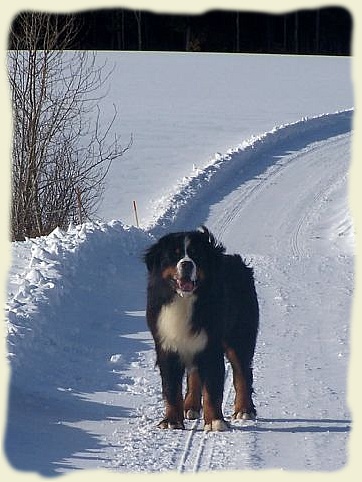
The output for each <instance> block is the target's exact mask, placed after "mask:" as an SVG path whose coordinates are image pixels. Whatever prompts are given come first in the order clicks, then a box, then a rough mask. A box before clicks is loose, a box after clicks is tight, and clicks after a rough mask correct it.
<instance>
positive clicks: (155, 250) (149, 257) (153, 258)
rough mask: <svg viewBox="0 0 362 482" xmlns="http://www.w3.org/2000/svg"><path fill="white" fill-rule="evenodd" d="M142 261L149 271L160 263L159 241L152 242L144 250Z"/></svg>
mask: <svg viewBox="0 0 362 482" xmlns="http://www.w3.org/2000/svg"><path fill="white" fill-rule="evenodd" d="M143 261H144V262H145V263H146V266H147V270H148V271H149V272H151V271H152V270H153V269H155V268H156V267H157V266H159V264H160V246H159V243H156V244H153V245H152V246H151V247H150V248H148V250H147V251H146V252H145V255H144V257H143Z"/></svg>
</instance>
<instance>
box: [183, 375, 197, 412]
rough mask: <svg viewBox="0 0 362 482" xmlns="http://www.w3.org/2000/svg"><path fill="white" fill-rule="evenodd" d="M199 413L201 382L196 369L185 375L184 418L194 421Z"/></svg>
mask: <svg viewBox="0 0 362 482" xmlns="http://www.w3.org/2000/svg"><path fill="white" fill-rule="evenodd" d="M200 411H201V380H200V376H199V372H198V371H197V369H196V368H193V369H191V371H190V372H189V373H188V374H187V391H186V396H185V402H184V412H185V417H186V418H189V419H195V418H198V417H199V416H200Z"/></svg>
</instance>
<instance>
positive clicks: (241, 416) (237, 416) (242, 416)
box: [232, 411, 256, 422]
mask: <svg viewBox="0 0 362 482" xmlns="http://www.w3.org/2000/svg"><path fill="white" fill-rule="evenodd" d="M232 418H233V420H250V421H252V422H254V421H255V420H256V414H255V413H254V412H243V411H241V412H237V413H234V414H233V416H232Z"/></svg>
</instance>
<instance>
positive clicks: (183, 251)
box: [144, 226, 224, 296]
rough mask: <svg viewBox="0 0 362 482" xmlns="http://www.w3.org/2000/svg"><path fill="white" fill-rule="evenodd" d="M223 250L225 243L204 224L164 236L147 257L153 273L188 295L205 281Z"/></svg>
mask: <svg viewBox="0 0 362 482" xmlns="http://www.w3.org/2000/svg"><path fill="white" fill-rule="evenodd" d="M223 252H224V247H223V246H222V245H221V244H220V243H217V242H216V240H215V238H214V236H213V235H212V234H211V233H210V232H209V231H208V229H207V228H205V227H204V226H203V227H202V228H200V229H199V230H197V231H188V232H179V233H171V234H167V235H166V236H163V237H162V238H161V239H160V240H159V241H158V242H157V243H155V244H154V245H153V246H151V247H150V248H149V249H148V251H147V252H146V254H145V257H144V260H145V263H146V266H147V269H148V271H149V273H152V274H153V275H156V276H158V277H161V278H162V279H163V280H164V281H165V282H166V283H167V284H168V285H169V287H170V289H172V290H173V291H175V292H176V293H178V294H179V295H180V296H188V295H191V294H192V293H194V292H195V290H197V288H198V287H199V286H200V285H201V284H202V283H203V282H205V280H206V279H207V276H208V272H209V269H210V266H211V265H212V264H213V262H214V260H215V259H216V258H218V257H219V255H220V254H221V253H223Z"/></svg>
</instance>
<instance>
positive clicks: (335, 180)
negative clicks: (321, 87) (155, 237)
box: [6, 112, 354, 475]
mask: <svg viewBox="0 0 362 482" xmlns="http://www.w3.org/2000/svg"><path fill="white" fill-rule="evenodd" d="M351 115H352V113H351V112H347V113H342V114H340V115H339V114H336V115H334V117H333V115H331V116H326V118H325V119H323V118H321V119H319V120H318V121H316V122H315V121H303V122H301V123H299V124H297V125H296V126H294V127H293V129H291V130H290V131H288V135H284V134H283V133H285V132H287V131H285V130H282V129H281V130H278V129H277V130H275V131H273V132H272V133H270V135H269V137H268V136H266V137H265V138H263V139H261V140H260V143H259V144H261V145H262V149H260V148H259V144H257V143H256V144H255V143H254V144H253V145H252V147H251V149H250V150H247V149H246V150H245V149H241V151H240V152H234V153H231V154H230V155H229V158H228V159H223V160H221V162H220V163H219V165H216V167H215V166H210V168H209V170H208V169H205V170H204V171H203V172H200V173H196V175H195V176H194V177H191V178H190V179H189V180H188V182H187V183H186V184H187V185H186V186H181V189H180V190H179V192H177V193H176V194H175V196H174V198H173V199H171V200H169V202H168V209H164V210H163V214H162V215H161V216H160V217H159V221H158V222H155V223H154V224H153V225H152V226H151V227H150V231H149V232H146V233H145V232H143V231H141V230H136V229H134V228H131V229H128V228H124V227H123V226H122V225H121V224H120V223H119V224H117V223H112V224H110V225H100V226H84V227H83V228H72V229H70V231H69V233H67V234H63V233H61V232H57V233H54V235H51V236H50V237H48V238H46V239H42V240H37V241H34V242H31V241H29V242H28V243H29V246H30V245H32V260H31V263H30V265H29V267H28V268H27V271H26V272H25V273H24V275H23V276H22V277H20V278H17V279H12V280H11V281H12V283H11V286H12V289H13V290H14V292H13V295H12V297H10V301H9V326H10V332H9V333H10V334H9V351H10V353H11V358H12V360H13V377H12V386H11V390H10V404H9V407H10V412H9V421H8V427H7V436H6V452H7V456H8V458H9V460H10V462H11V463H12V464H13V465H14V466H15V467H16V468H18V469H22V470H32V471H36V472H38V473H41V474H43V475H56V474H60V473H64V472H68V471H73V470H74V469H80V468H88V469H90V468H96V467H103V468H107V469H111V470H114V471H122V472H134V471H137V472H159V471H170V470H176V471H179V472H198V471H204V470H221V469H228V470H233V469H263V468H280V469H290V470H313V471H320V470H323V471H329V470H336V469H340V468H342V467H343V466H344V464H345V463H346V460H347V442H348V436H349V431H350V427H351V420H350V414H349V410H348V407H347V401H346V376H347V370H348V360H349V338H348V337H349V325H350V310H351V303H352V291H353V271H354V270H353V233H352V227H351V220H350V218H349V212H348V206H347V182H348V169H349V162H350V152H349V148H350V141H351V134H350V132H349V128H350V120H351ZM313 122H314V125H313V129H311V131H309V130H308V129H306V126H310V125H311V124H309V123H313ZM310 132H312V133H313V135H311V134H310ZM270 139H272V141H270ZM275 141H277V142H275ZM216 164H217V163H216ZM212 169H214V171H212V172H211V170H212ZM236 173H237V175H236ZM200 222H204V223H205V224H207V225H208V227H209V228H210V229H211V230H213V231H214V232H215V234H216V235H217V236H218V237H219V238H220V239H221V240H222V241H223V242H224V243H225V245H226V246H227V248H228V251H229V252H240V253H241V254H242V255H243V256H244V257H245V258H246V259H247V260H248V261H250V263H251V264H252V265H253V266H254V268H255V276H256V281H257V291H258V294H259V298H260V308H261V329H260V336H259V339H258V345H257V350H256V357H255V391H256V394H255V403H256V407H257V410H258V420H257V422H256V423H253V422H247V423H245V422H244V423H243V422H234V421H233V422H232V423H231V430H230V431H228V432H225V433H204V432H203V430H202V422H201V421H189V422H187V423H186V430H185V431H162V430H159V429H157V428H156V422H157V421H158V420H159V418H160V416H161V412H162V410H163V403H162V399H161V394H160V380H159V375H158V371H157V369H156V368H155V367H154V361H155V357H154V351H153V346H152V342H151V338H150V335H149V333H148V331H147V329H146V325H145V320H144V304H145V270H144V267H143V266H142V264H141V262H140V259H139V256H140V254H141V252H142V250H143V249H144V248H145V246H146V245H147V244H149V243H150V242H151V240H152V239H151V237H150V233H151V234H156V233H157V234H160V233H161V232H162V231H164V230H169V229H172V227H177V229H180V228H182V227H186V228H188V227H190V226H195V225H197V224H199V223H200ZM29 246H28V248H29ZM52 283H53V285H52ZM20 295H21V296H20ZM34 297H35V298H36V297H37V298H36V299H37V302H36V303H35V306H34V305H32V306H33V312H31V311H29V310H28V309H27V307H28V304H30V303H31V302H33V301H34ZM43 299H44V300H45V302H43V301H42V300H43ZM29 312H30V313H32V317H33V318H32V319H31V320H30V321H29ZM34 320H35V321H34ZM232 399H233V388H232V381H231V377H230V370H229V367H228V366H227V377H226V383H225V400H224V405H225V414H226V416H229V415H230V414H231V410H232ZM35 428H36V430H35Z"/></svg>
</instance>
